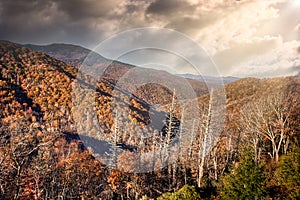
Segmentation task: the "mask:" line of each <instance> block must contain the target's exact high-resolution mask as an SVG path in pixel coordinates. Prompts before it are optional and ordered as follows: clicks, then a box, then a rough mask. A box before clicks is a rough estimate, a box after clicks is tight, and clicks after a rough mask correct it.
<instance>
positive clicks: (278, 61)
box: [232, 41, 300, 77]
mask: <svg viewBox="0 0 300 200" xmlns="http://www.w3.org/2000/svg"><path fill="white" fill-rule="evenodd" d="M299 46H300V41H290V42H285V43H281V44H280V45H278V46H277V47H276V48H274V49H273V50H271V51H269V52H267V53H265V54H262V55H259V56H256V57H255V59H251V60H248V61H247V62H244V63H242V64H240V65H237V66H235V69H234V70H233V71H232V74H233V75H236V76H241V77H245V76H256V77H272V76H283V75H285V76H288V75H296V74H298V73H299V71H300V67H299V66H300V57H299V54H298V52H297V48H298V47H299ZM241 69H242V70H241Z"/></svg>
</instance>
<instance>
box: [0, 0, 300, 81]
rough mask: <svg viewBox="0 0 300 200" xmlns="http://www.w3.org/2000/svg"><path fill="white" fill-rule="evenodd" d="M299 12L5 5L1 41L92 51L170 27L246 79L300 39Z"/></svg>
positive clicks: (118, 0)
mask: <svg viewBox="0 0 300 200" xmlns="http://www.w3.org/2000/svg"><path fill="white" fill-rule="evenodd" d="M298 10H299V7H296V6H295V5H294V4H293V3H292V1H291V0H243V1H237V0H211V1H207V0H172V1H169V0H115V1H111V0H100V1H99V0H50V1H49V0H26V1H23V0H14V1H11V0H0V30H1V31H0V39H6V40H12V41H16V42H20V43H40V44H45V43H54V42H64V43H74V44H79V45H82V46H85V47H89V48H93V47H95V46H96V45H97V44H98V43H99V42H101V41H102V40H104V39H106V38H108V37H110V36H111V35H113V34H116V33H118V32H120V31H124V30H128V29H131V28H138V27H148V26H151V27H166V28H170V29H174V30H176V31H179V32H182V33H184V34H186V35H187V36H189V37H190V38H191V39H193V40H195V41H197V42H198V43H199V44H200V45H201V46H202V47H203V48H204V49H205V50H206V51H207V52H208V54H209V55H210V56H211V57H213V58H214V59H215V60H216V62H217V64H218V65H219V67H220V68H221V69H220V71H222V72H223V73H224V74H226V75H231V74H232V73H235V74H239V73H237V71H238V70H240V72H241V74H247V73H248V72H247V71H246V70H245V69H244V68H248V67H250V68H251V67H252V68H254V69H258V68H259V67H258V66H260V64H258V63H255V62H254V61H255V60H256V58H260V56H261V55H267V56H268V57H270V56H272V55H273V56H279V55H280V53H283V54H284V53H285V52H283V51H279V50H278V49H281V48H283V49H287V48H288V46H289V45H291V42H292V41H296V42H298V41H299V40H300V34H299V31H300V29H299V24H300V16H299V12H298ZM176 42H178V41H174V43H176ZM299 46H300V45H298V47H299ZM275 49H277V50H278V51H276V52H277V53H276V54H275V53H274V51H275ZM293 49H294V53H296V55H294V54H292V52H291V51H287V52H288V53H289V54H291V55H293V56H292V57H293V58H294V56H299V53H300V52H299V51H300V50H299V48H298V49H297V47H293ZM187 50H188V49H187ZM272 52H273V53H272ZM284 58H286V59H290V57H284ZM269 59H270V60H272V59H271V58H269ZM260 60H261V58H260ZM273 60H274V59H273ZM275 60H276V59H275ZM251 61H252V62H251ZM277 61H278V62H279V63H281V64H285V65H286V66H287V65H288V67H290V68H292V67H293V66H294V64H292V63H291V62H289V61H287V62H286V63H284V62H283V61H279V60H277ZM261 63H268V62H261ZM241 66H243V67H241ZM245 66H246V67H245ZM255 66H256V67H255ZM252 68H251V69H252ZM260 68H262V66H260ZM273 68H274V66H273ZM248 71H249V69H248ZM254 71H255V70H254ZM266 71H268V70H266ZM281 72H282V73H283V72H286V73H289V72H287V71H285V70H282V71H281ZM255 73H256V72H255ZM249 74H254V73H252V72H249Z"/></svg>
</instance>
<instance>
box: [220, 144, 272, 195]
mask: <svg viewBox="0 0 300 200" xmlns="http://www.w3.org/2000/svg"><path fill="white" fill-rule="evenodd" d="M242 157H243V158H242V161H241V163H240V165H239V166H238V167H236V168H234V169H233V170H232V172H231V174H228V175H226V176H225V177H223V179H222V183H223V187H222V188H221V193H220V195H221V197H222V199H230V200H232V199H263V198H264V197H265V195H266V185H265V184H266V178H265V176H264V168H263V167H262V166H258V165H256V163H255V160H254V155H253V152H252V151H250V150H248V149H246V150H245V152H244V153H243V156H242Z"/></svg>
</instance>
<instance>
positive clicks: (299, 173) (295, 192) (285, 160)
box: [276, 147, 300, 199]
mask: <svg viewBox="0 0 300 200" xmlns="http://www.w3.org/2000/svg"><path fill="white" fill-rule="evenodd" d="M276 175H277V177H278V180H279V184H280V185H281V186H282V187H283V188H284V191H286V193H287V195H288V197H289V198H291V199H300V148H299V147H296V148H295V150H294V151H292V152H290V153H288V154H287V155H285V156H282V157H281V160H280V163H279V167H278V169H277V170H276Z"/></svg>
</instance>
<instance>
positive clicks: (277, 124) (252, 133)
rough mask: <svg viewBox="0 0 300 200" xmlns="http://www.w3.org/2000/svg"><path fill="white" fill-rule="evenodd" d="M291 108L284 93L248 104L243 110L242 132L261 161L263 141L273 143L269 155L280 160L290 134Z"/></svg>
mask: <svg viewBox="0 0 300 200" xmlns="http://www.w3.org/2000/svg"><path fill="white" fill-rule="evenodd" d="M289 115H290V106H289V105H287V104H286V101H285V97H284V96H283V93H277V94H275V95H272V96H267V97H264V98H261V99H259V100H258V101H257V102H254V103H250V104H247V105H246V106H245V107H244V108H243V110H242V118H241V122H242V130H243V132H244V133H245V134H246V136H247V137H248V138H250V141H251V144H252V145H253V148H254V150H255V156H256V159H259V156H260V153H261V145H260V143H261V142H262V140H263V139H267V140H269V141H270V143H271V152H269V155H270V156H271V157H272V158H273V159H275V161H276V162H278V160H279V154H280V150H281V148H282V147H283V144H287V140H288V134H289Z"/></svg>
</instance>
